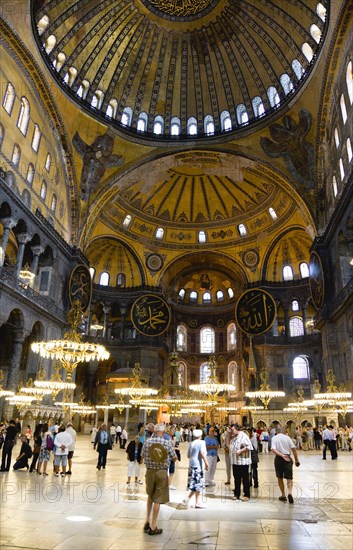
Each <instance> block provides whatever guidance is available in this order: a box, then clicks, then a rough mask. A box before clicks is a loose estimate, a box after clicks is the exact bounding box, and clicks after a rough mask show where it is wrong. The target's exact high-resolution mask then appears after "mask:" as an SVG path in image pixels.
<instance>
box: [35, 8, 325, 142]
mask: <svg viewBox="0 0 353 550" xmlns="http://www.w3.org/2000/svg"><path fill="white" fill-rule="evenodd" d="M326 4H328V2H326V1H323V2H316V1H312V0H307V1H304V0H291V1H290V2H289V1H288V2H283V1H282V0H274V1H272V2H267V1H264V0H262V1H258V0H249V1H248V2H241V1H239V0H192V1H188V0H178V1H177V2H176V1H173V2H171V1H167V0H133V1H132V0H109V1H107V0H99V1H97V0H95V1H93V0H85V1H83V0H76V1H72V2H70V3H67V1H66V0H56V1H55V2H51V1H48V0H40V1H39V0H34V1H33V2H32V8H33V12H32V16H33V17H32V19H33V26H34V32H35V35H36V37H37V40H38V44H39V46H40V48H41V52H42V55H43V57H44V58H45V60H46V62H47V63H48V65H49V67H50V68H51V71H52V73H53V74H54V75H55V78H56V79H57V80H58V82H59V83H60V85H61V86H62V87H63V88H64V89H65V91H66V92H67V93H68V94H69V95H70V97H71V98H72V99H73V100H74V101H76V102H77V103H79V104H80V105H81V106H82V107H84V108H86V109H87V110H89V112H90V113H91V114H93V116H95V117H97V118H100V119H103V120H105V121H106V122H109V124H110V125H112V126H115V127H116V128H118V129H120V130H123V131H124V132H125V133H127V134H128V135H130V136H131V139H136V138H137V136H139V138H141V139H144V140H153V141H156V142H157V143H161V142H163V141H166V140H168V142H170V141H174V142H176V143H180V141H195V140H197V139H212V137H213V136H217V137H218V138H219V136H220V135H222V134H224V135H225V136H227V139H228V138H229V136H230V135H231V134H233V133H234V132H239V131H244V129H246V130H248V129H249V128H252V127H253V126H254V125H255V126H256V124H257V123H259V122H260V121H262V120H263V118H267V117H268V116H270V115H273V114H274V113H276V112H277V111H278V108H279V107H280V106H281V105H283V104H285V103H286V102H288V101H289V100H290V98H292V97H293V94H295V93H296V92H297V91H298V90H299V88H300V87H301V86H302V84H303V83H304V82H305V80H306V79H307V78H308V76H309V74H310V72H311V70H312V69H313V67H314V65H315V61H316V59H317V57H318V54H319V52H320V49H321V46H322V44H323V41H324V37H325V34H326V30H327V19H328V18H327V13H326V9H328V5H327V7H326Z"/></svg>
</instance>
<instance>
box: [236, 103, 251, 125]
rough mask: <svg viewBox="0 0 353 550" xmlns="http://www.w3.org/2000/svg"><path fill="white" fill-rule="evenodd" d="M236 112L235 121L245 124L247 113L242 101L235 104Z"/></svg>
mask: <svg viewBox="0 0 353 550" xmlns="http://www.w3.org/2000/svg"><path fill="white" fill-rule="evenodd" d="M236 113H237V121H238V124H239V125H240V124H247V123H248V122H249V115H248V112H247V110H246V107H245V105H244V104H243V103H240V104H239V105H237V109H236Z"/></svg>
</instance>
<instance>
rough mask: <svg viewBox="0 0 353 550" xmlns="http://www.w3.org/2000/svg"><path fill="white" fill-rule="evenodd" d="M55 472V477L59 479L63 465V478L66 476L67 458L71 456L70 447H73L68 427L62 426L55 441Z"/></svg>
mask: <svg viewBox="0 0 353 550" xmlns="http://www.w3.org/2000/svg"><path fill="white" fill-rule="evenodd" d="M54 445H55V450H54V472H55V474H54V475H55V477H59V467H60V463H61V468H62V471H61V476H62V477H65V475H66V466H67V457H68V454H69V448H70V445H72V437H71V435H70V434H69V433H68V432H67V431H66V427H65V426H64V424H62V425H61V426H60V427H59V431H58V433H57V435H56V437H55V440H54Z"/></svg>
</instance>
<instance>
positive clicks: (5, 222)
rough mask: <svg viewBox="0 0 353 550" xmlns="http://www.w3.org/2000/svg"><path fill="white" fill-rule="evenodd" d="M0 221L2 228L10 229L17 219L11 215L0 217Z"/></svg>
mask: <svg viewBox="0 0 353 550" xmlns="http://www.w3.org/2000/svg"><path fill="white" fill-rule="evenodd" d="M0 222H1V223H2V226H3V228H4V229H12V228H13V227H15V225H16V224H17V220H15V219H14V218H11V217H8V218H1V219H0Z"/></svg>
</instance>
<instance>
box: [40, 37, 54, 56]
mask: <svg viewBox="0 0 353 550" xmlns="http://www.w3.org/2000/svg"><path fill="white" fill-rule="evenodd" d="M55 44H56V37H55V36H54V35H53V34H51V35H50V36H48V38H47V39H46V41H45V44H43V46H44V49H45V53H48V54H49V53H50V52H51V51H52V50H53V49H54V47H55Z"/></svg>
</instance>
